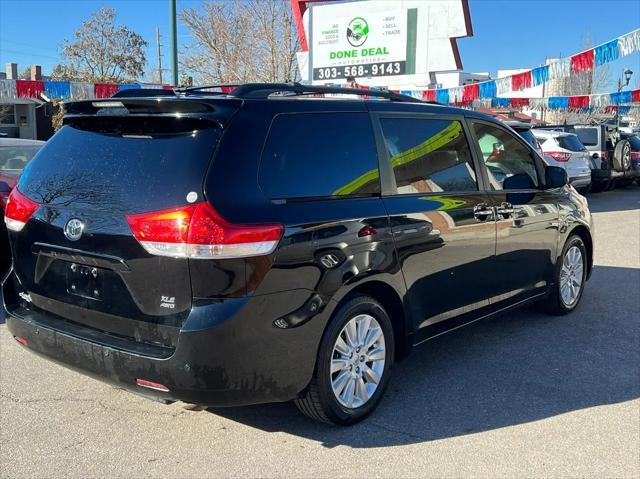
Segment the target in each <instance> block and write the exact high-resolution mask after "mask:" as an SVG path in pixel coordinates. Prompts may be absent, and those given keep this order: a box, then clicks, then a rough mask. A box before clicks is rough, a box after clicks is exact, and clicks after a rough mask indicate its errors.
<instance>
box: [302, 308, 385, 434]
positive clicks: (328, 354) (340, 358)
mask: <svg viewBox="0 0 640 479" xmlns="http://www.w3.org/2000/svg"><path fill="white" fill-rule="evenodd" d="M358 317H360V319H356V318H358ZM367 317H369V318H371V319H373V320H374V321H375V322H377V324H378V326H379V328H378V327H375V323H374V322H372V321H371V320H370V319H369V320H367ZM363 321H365V322H363ZM366 321H369V324H370V325H371V327H375V328H373V329H372V330H370V333H369V334H370V335H367V337H368V338H369V340H371V339H372V338H373V334H374V333H375V332H376V331H375V330H379V333H380V334H381V336H379V337H378V339H376V341H375V342H374V343H373V345H372V346H371V347H370V348H368V349H367V350H366V351H364V352H365V353H369V354H371V353H372V352H374V354H375V357H376V358H378V359H376V360H373V361H366V359H368V356H366V357H364V356H360V357H357V354H356V357H355V358H352V357H351V356H350V354H351V353H353V352H354V351H353V350H354V349H355V348H352V347H351V346H350V345H349V344H348V343H349V336H348V331H352V335H351V336H353V329H350V327H347V324H348V323H350V324H351V325H358V326H357V328H358V327H361V326H362V327H364V326H365V325H366V324H367V323H366ZM357 328H356V333H357ZM355 335H356V336H357V334H355ZM339 338H340V340H339ZM354 343H356V344H357V343H359V344H362V341H361V338H360V340H359V341H354ZM338 348H342V349H343V350H344V352H345V354H342V353H340V352H339V351H338V350H337V349H338ZM381 349H382V353H381V351H380V350H381ZM373 356H374V355H372V356H371V357H373ZM363 357H364V361H363ZM382 357H384V360H383V361H381V358H382ZM393 358H394V337H393V326H392V324H391V319H390V318H389V316H388V314H387V312H386V311H385V310H384V308H383V307H382V306H381V305H380V303H378V302H377V301H376V300H374V299H373V298H371V297H369V296H356V297H353V298H352V299H350V300H348V301H347V302H346V303H345V304H343V305H342V306H340V307H339V308H338V309H337V310H336V312H335V313H334V315H333V317H332V319H331V321H330V322H329V325H328V326H327V329H326V330H325V332H324V335H323V337H322V341H321V343H320V348H319V351H318V359H317V361H316V367H315V370H314V373H313V378H312V379H311V383H310V384H309V386H308V387H307V389H306V390H305V391H304V393H303V395H302V397H300V398H299V399H296V400H295V401H294V402H295V404H296V406H297V407H298V409H300V411H302V413H303V414H305V415H306V416H307V417H309V418H311V419H315V420H316V421H321V422H326V423H330V424H337V425H341V426H348V425H352V424H356V423H357V422H359V421H361V420H363V419H364V418H365V417H367V416H368V415H369V414H371V413H372V412H373V411H374V410H375V408H376V407H377V406H378V404H379V403H380V400H381V398H382V396H383V394H384V391H385V389H386V387H387V384H388V382H389V378H390V376H391V368H392V366H393ZM334 359H335V361H334ZM340 362H342V363H343V367H341V368H340V369H338V370H336V371H334V372H333V373H332V372H331V369H332V365H333V366H334V367H336V368H337V367H340ZM381 365H382V367H380V366H381ZM347 368H351V369H347ZM365 368H366V369H365ZM356 369H358V370H357V372H356ZM341 375H346V376H343V377H346V378H347V379H346V380H344V381H341V382H339V381H337V379H338V378H339V377H340V376H341ZM353 376H356V378H353ZM374 377H377V380H378V382H377V384H376V383H375V381H372V380H371V379H370V378H374ZM334 384H337V389H338V392H337V393H335V392H334V386H333V385H334ZM340 385H342V386H343V388H342V389H341V388H340V387H339V386H340ZM351 387H353V391H354V394H353V395H350V394H349V392H350V389H349V388H351ZM355 391H360V393H361V394H355ZM367 396H368V399H367V400H366V401H363V400H362V397H367ZM351 397H353V399H352V400H351V401H352V404H351V406H349V402H350V401H349V398H351Z"/></svg>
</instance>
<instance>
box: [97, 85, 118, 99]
mask: <svg viewBox="0 0 640 479" xmlns="http://www.w3.org/2000/svg"><path fill="white" fill-rule="evenodd" d="M119 89H120V88H119V87H118V85H117V84H115V83H96V84H95V85H93V95H94V96H95V97H96V98H111V97H112V96H113V95H115V94H116V93H117V92H118V90H119Z"/></svg>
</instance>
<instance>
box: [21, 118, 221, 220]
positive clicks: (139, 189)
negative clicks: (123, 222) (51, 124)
mask: <svg viewBox="0 0 640 479" xmlns="http://www.w3.org/2000/svg"><path fill="white" fill-rule="evenodd" d="M136 120H137V121H138V123H141V124H142V123H144V122H143V121H142V120H140V119H137V118H136ZM178 128H179V126H178V125H174V129H176V130H177V129H178ZM219 132H220V130H219V129H218V128H208V129H203V130H193V131H190V132H188V133H186V132H185V133H175V134H155V133H154V134H145V135H134V136H128V135H118V134H106V133H101V132H94V131H85V130H80V129H77V128H72V127H71V126H64V127H63V128H62V129H61V130H60V131H58V133H56V134H55V135H54V136H53V137H52V138H51V139H50V140H49V141H48V142H47V143H46V144H45V145H44V146H43V147H42V149H41V150H40V152H39V153H38V154H37V155H36V156H35V157H34V158H33V160H32V161H31V162H30V163H29V164H28V165H27V167H26V168H25V170H24V174H23V175H22V177H21V179H20V183H19V187H20V189H21V190H22V191H23V192H24V193H26V194H27V195H28V196H29V197H31V198H32V199H34V200H37V201H40V202H43V203H48V204H52V205H58V206H70V205H74V206H79V207H83V208H84V207H87V208H94V209H106V210H109V211H114V212H116V211H119V212H123V213H136V212H142V211H153V210H160V209H163V208H169V207H174V206H180V205H183V204H185V203H186V199H185V198H186V195H187V193H189V192H190V191H195V192H198V193H199V192H201V191H202V182H203V178H204V176H205V174H206V171H207V167H208V166H209V160H210V159H211V155H212V153H213V150H214V147H215V144H216V141H217V138H218V136H219Z"/></svg>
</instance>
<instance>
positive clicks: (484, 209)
mask: <svg viewBox="0 0 640 479" xmlns="http://www.w3.org/2000/svg"><path fill="white" fill-rule="evenodd" d="M473 216H474V217H475V219H476V221H478V222H482V221H487V220H491V219H492V218H493V208H492V207H491V206H489V205H487V204H485V203H480V204H479V205H476V206H474V207H473Z"/></svg>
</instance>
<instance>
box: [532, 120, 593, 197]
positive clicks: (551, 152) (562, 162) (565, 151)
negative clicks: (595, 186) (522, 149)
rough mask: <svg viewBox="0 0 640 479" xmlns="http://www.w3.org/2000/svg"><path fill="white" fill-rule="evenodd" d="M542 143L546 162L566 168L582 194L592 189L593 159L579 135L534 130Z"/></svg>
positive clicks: (575, 186) (570, 178) (574, 184)
mask: <svg viewBox="0 0 640 479" xmlns="http://www.w3.org/2000/svg"><path fill="white" fill-rule="evenodd" d="M532 132H533V134H534V135H535V137H536V139H537V140H538V142H539V143H540V147H541V148H542V152H543V153H544V159H545V161H546V162H547V163H548V164H549V165H551V166H559V167H561V168H564V169H565V170H566V172H567V176H569V181H570V183H571V184H572V185H573V187H574V188H575V189H577V190H578V191H580V192H581V193H585V192H587V191H589V189H590V188H591V168H592V159H591V155H590V153H589V151H588V150H587V149H586V148H585V146H584V145H583V144H582V142H581V141H580V138H578V136H577V135H574V134H573V133H565V132H564V131H557V130H538V129H534V130H532Z"/></svg>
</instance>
